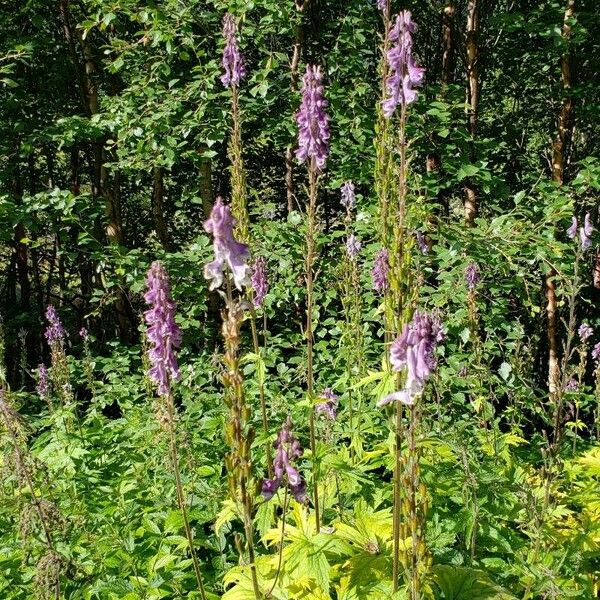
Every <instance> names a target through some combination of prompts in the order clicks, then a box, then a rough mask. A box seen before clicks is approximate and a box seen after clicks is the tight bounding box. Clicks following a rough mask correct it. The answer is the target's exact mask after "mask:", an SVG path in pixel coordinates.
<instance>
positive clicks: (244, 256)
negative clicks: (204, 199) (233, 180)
mask: <svg viewBox="0 0 600 600" xmlns="http://www.w3.org/2000/svg"><path fill="white" fill-rule="evenodd" d="M234 226H235V219H234V218H233V216H232V215H231V209H230V208H229V206H225V204H223V199H222V198H220V197H219V198H217V200H216V202H215V204H214V206H213V209H212V211H211V213H210V218H209V219H208V220H206V221H205V222H204V229H205V231H207V232H208V233H211V234H212V236H213V249H214V253H215V260H213V261H212V262H209V263H208V264H207V265H206V266H205V267H204V278H205V279H208V280H209V281H210V286H209V289H211V290H214V289H216V288H218V287H221V285H222V284H223V278H224V276H225V268H226V267H229V269H230V271H231V273H232V275H233V281H234V283H235V287H236V288H237V289H238V290H241V289H242V286H245V285H246V286H248V285H251V280H250V271H251V268H250V266H249V265H248V258H249V257H250V252H249V251H248V246H246V245H245V244H241V243H240V242H238V241H236V240H235V238H234V237H233V228H234Z"/></svg>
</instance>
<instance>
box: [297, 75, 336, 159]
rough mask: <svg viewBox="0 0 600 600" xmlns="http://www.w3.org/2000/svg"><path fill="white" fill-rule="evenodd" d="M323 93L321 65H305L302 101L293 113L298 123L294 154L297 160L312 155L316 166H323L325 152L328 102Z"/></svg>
mask: <svg viewBox="0 0 600 600" xmlns="http://www.w3.org/2000/svg"><path fill="white" fill-rule="evenodd" d="M328 104H329V103H328V102H327V100H325V98H324V96H323V77H322V75H321V68H320V67H317V66H314V65H307V67H306V73H305V74H304V77H303V78H302V102H301V103H300V110H299V111H298V113H297V114H296V123H297V124H298V149H297V150H296V158H297V159H298V161H299V162H300V163H303V162H304V161H306V160H307V159H308V160H311V159H314V161H315V165H316V167H317V169H319V170H321V169H322V168H323V167H324V166H325V162H326V161H327V157H328V156H329V117H328V116H327V113H326V112H325V109H326V108H327V106H328Z"/></svg>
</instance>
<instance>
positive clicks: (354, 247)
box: [346, 233, 362, 260]
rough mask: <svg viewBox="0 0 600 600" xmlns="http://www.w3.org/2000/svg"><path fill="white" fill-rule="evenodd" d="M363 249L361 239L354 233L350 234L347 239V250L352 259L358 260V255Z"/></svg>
mask: <svg viewBox="0 0 600 600" xmlns="http://www.w3.org/2000/svg"><path fill="white" fill-rule="evenodd" d="M361 249H362V244H361V243H360V240H359V239H358V238H357V237H356V236H355V235H354V234H353V233H352V234H350V236H348V239H347V241H346V252H348V256H349V257H350V260H356V257H357V256H358V255H359V254H360V251H361Z"/></svg>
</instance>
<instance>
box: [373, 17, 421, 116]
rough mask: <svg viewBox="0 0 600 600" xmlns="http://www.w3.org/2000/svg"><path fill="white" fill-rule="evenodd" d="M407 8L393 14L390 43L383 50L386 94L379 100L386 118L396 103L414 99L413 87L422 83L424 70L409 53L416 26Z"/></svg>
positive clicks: (392, 112)
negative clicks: (394, 18)
mask: <svg viewBox="0 0 600 600" xmlns="http://www.w3.org/2000/svg"><path fill="white" fill-rule="evenodd" d="M416 28H417V27H416V25H415V23H414V22H413V20H412V17H411V14H410V11H408V10H403V11H402V12H401V13H400V14H399V15H397V16H396V22H395V24H394V26H393V27H392V28H391V29H390V32H389V34H388V39H389V41H390V42H392V44H391V47H390V49H389V50H388V52H387V56H386V59H387V62H388V68H389V72H390V75H389V77H388V78H387V80H386V89H387V93H388V97H387V98H386V99H385V100H384V101H383V102H382V107H383V114H384V116H385V117H386V118H387V119H389V118H391V117H392V115H393V114H394V112H395V111H396V107H397V106H398V105H399V104H402V105H404V106H406V105H407V104H410V103H411V102H414V101H415V100H416V99H417V92H416V91H415V90H414V89H413V87H414V86H418V85H421V84H422V83H423V75H424V73H425V69H423V68H422V67H418V66H417V64H416V63H415V59H414V57H413V54H412V44H413V42H412V34H413V33H414V31H415V29H416Z"/></svg>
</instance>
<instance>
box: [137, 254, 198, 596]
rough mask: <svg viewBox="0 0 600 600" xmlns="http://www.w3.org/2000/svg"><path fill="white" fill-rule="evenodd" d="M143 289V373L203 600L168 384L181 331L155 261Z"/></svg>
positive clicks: (166, 281)
mask: <svg viewBox="0 0 600 600" xmlns="http://www.w3.org/2000/svg"><path fill="white" fill-rule="evenodd" d="M146 290H147V291H146V293H145V294H144V299H145V300H146V303H147V304H148V305H149V307H150V308H149V309H148V310H147V311H146V312H145V313H144V318H145V320H146V324H147V326H148V328H147V331H146V336H147V342H148V360H149V364H150V369H149V370H148V373H147V374H148V377H149V379H150V380H151V381H152V382H153V383H154V384H155V385H156V387H157V390H158V394H159V396H160V402H159V404H158V406H157V419H158V421H159V424H160V425H161V426H162V427H163V429H164V430H165V431H166V432H167V434H168V436H169V452H170V455H171V456H170V457H171V466H172V468H173V474H174V476H175V490H176V494H177V503H178V505H179V510H180V511H181V515H182V517H183V525H184V529H185V534H186V537H187V541H188V546H189V551H190V554H191V556H192V562H193V565H194V573H195V575H196V582H197V584H198V591H199V592H200V596H201V598H202V599H203V600H206V592H205V590H204V582H203V579H202V573H201V570H200V562H199V560H198V556H197V555H196V550H195V549H194V538H193V535H192V529H191V526H190V522H189V518H188V513H187V501H186V497H185V493H184V490H183V484H182V481H181V470H180V461H179V453H178V450H177V435H176V430H175V421H176V411H175V403H174V401H173V392H172V386H171V384H172V382H174V381H177V380H178V379H179V377H180V372H179V367H178V365H177V357H176V355H175V351H176V349H177V348H179V346H180V345H181V330H180V329H179V326H178V325H177V323H176V322H175V302H174V301H173V299H172V298H171V286H170V282H169V275H168V274H167V271H166V270H165V268H164V267H163V266H162V265H161V263H160V262H158V261H156V262H153V263H152V265H151V267H150V269H149V271H148V274H147V276H146Z"/></svg>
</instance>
